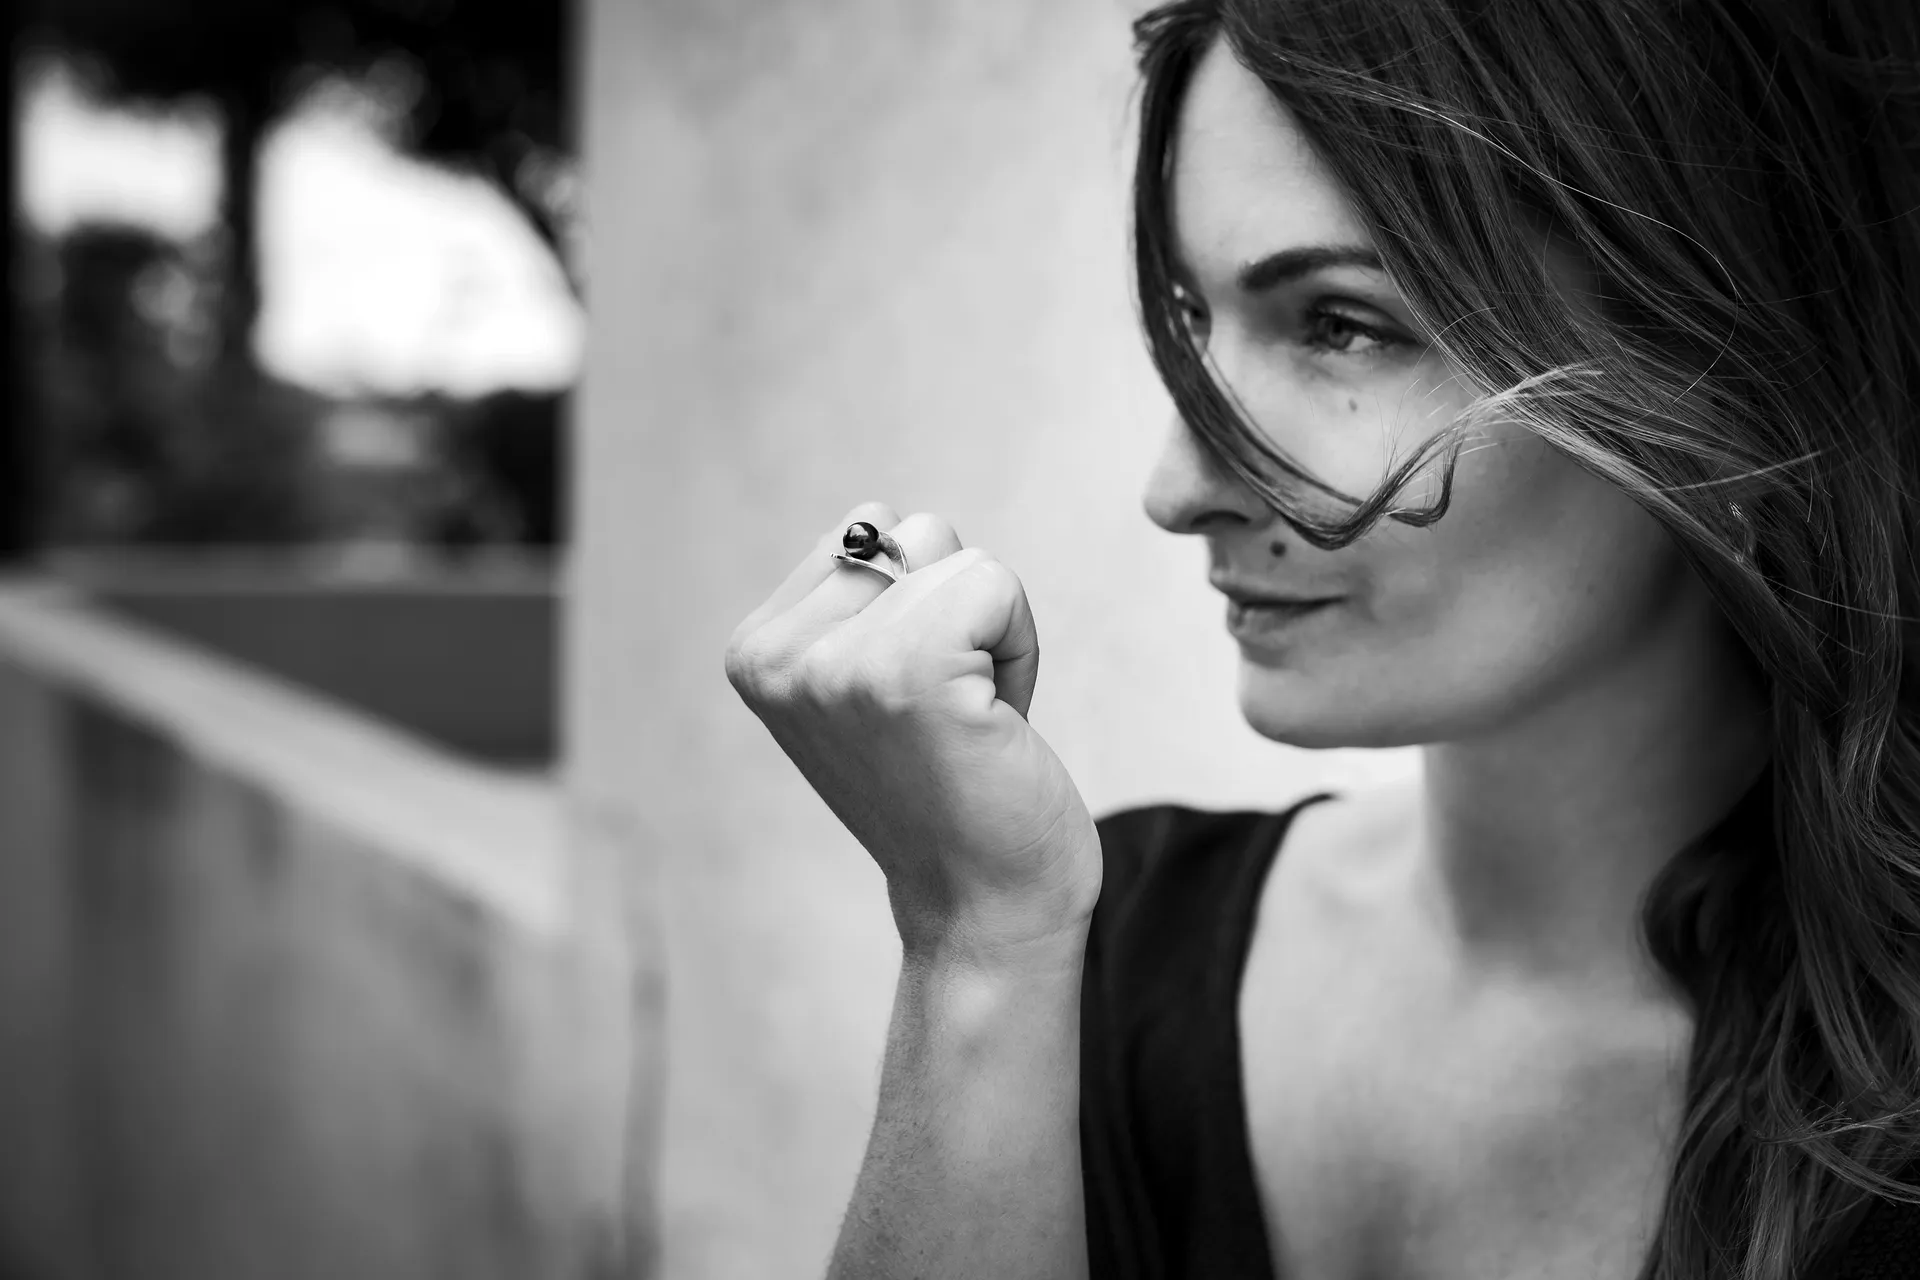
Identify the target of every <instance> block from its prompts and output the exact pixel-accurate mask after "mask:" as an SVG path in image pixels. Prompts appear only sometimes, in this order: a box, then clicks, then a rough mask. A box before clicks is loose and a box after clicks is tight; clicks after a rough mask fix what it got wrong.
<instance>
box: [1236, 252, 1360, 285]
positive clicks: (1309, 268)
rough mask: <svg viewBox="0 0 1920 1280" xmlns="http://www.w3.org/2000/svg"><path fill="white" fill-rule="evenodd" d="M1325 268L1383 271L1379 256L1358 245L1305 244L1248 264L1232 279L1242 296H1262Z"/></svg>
mask: <svg viewBox="0 0 1920 1280" xmlns="http://www.w3.org/2000/svg"><path fill="white" fill-rule="evenodd" d="M1328 267H1370V268H1372V269H1373V270H1375V271H1384V270H1386V268H1385V266H1383V265H1382V264H1381V262H1380V255H1379V254H1377V253H1375V252H1374V251H1373V250H1372V249H1370V248H1368V247H1367V246H1366V245H1361V244H1307V245H1299V246H1296V247H1295V248H1292V249H1282V250H1280V251H1279V252H1278V253H1270V254H1268V255H1267V256H1266V257H1264V258H1260V259H1258V260H1256V261H1254V262H1249V263H1248V264H1247V265H1246V266H1244V267H1241V268H1240V273H1239V275H1238V276H1236V277H1235V280H1236V283H1238V284H1239V286H1240V289H1241V291H1242V292H1244V293H1264V292H1266V291H1267V290H1268V289H1271V288H1274V287H1275V286H1276V285H1281V284H1285V283H1287V282H1288V281H1291V280H1298V279H1299V278H1300V277H1301V276H1304V275H1307V274H1309V273H1310V272H1314V271H1321V270H1324V269H1326V268H1328Z"/></svg>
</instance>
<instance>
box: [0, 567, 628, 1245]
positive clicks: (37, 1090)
mask: <svg viewBox="0 0 1920 1280" xmlns="http://www.w3.org/2000/svg"><path fill="white" fill-rule="evenodd" d="M0 799H3V800H4V802H3V803H0V1134H3V1135H5V1140H4V1141H3V1142H0V1273H4V1274H6V1275H8V1276H13V1275H16V1274H18V1275H21V1276H24V1277H33V1278H34V1280H176V1278H177V1280H264V1278H265V1277H273V1280H340V1278H341V1277H349V1276H350V1277H355V1278H356V1280H362V1278H364V1280H382V1278H384V1280H422V1278H424V1277H439V1276H445V1277H460V1278H461V1280H468V1278H479V1277H500V1278H501V1280H527V1278H528V1277H569V1278H578V1280H590V1278H591V1280H597V1278H599V1277H610V1276H614V1275H621V1276H622V1278H623V1280H626V1276H627V1273H624V1272H620V1271H617V1270H616V1266H617V1264H618V1262H619V1247H620V1236H621V1230H622V1209H621V1205H620V1187H619V1180H620V1160H621V1155H622V1152H621V1142H620V1134H621V1123H620V1116H621V1110H622V1106H623V1089H624V1083H625V1081H624V1075H625V1068H626V1063H627V1062H628V1060H629V1058H630V1053H629V1045H628V1042H627V1021H626V1013H627V1009H626V998H625V978H624V974H625V967H624V962H622V961H621V960H620V959H618V958H617V957H616V956H614V955H613V954H612V948H611V947H610V946H609V945H607V944H608V938H607V936H606V935H605V934H604V933H598V934H596V933H594V932H593V931H592V930H591V929H590V928H589V927H588V925H587V924H586V922H587V921H588V920H590V919H591V918H592V914H591V912H583V911H582V910H580V909H579V905H580V904H579V903H578V901H577V900H576V899H575V897H574V890H573V887H572V885H571V875H570V872H569V865H570V864H569V861H568V859H567V857H566V845H565V841H564V838H563V824H562V821H561V817H560V807H559V804H558V800H557V797H556V796H555V795H554V794H553V793H552V792H551V791H549V790H548V789H547V788H545V787H544V786H542V785H540V784H537V783H534V782H531V781H529V780H527V779H525V778H514V777H509V776H505V775H493V774H490V773H488V772H487V771H485V770H481V769H478V768H475V767H471V766H467V765H464V764H461V763H460V762H458V761H455V760H453V759H451V758H448V757H444V756H442V755H440V754H439V753H438V752H436V751H434V750H432V749H431V748H429V747H427V746H426V745H425V744H423V743H419V742H415V741H412V740H409V739H406V738H404V737H401V736H399V735H397V734H395V733H393V732H391V731H390V730H388V729H386V728H383V727H382V726H380V725H377V724H374V723H371V722H369V721H365V720H363V719H360V718H359V717H357V716H355V715H353V714H351V713H349V712H347V711H345V710H343V709H341V708H339V707H336V706H334V705H332V704H328V703H324V702H321V701H319V700H318V699H316V698H314V697H312V696H310V695H308V694H305V693H303V692H302V691H300V690H298V689H295V688H292V687H290V686H286V685H282V684H279V683H278V682H276V681H273V680H270V679H266V678H263V677H260V676H257V675H255V674H251V673H248V672H246V671H244V670H241V669H238V668H236V667H234V666H232V665H231V664H229V663H226V662H224V661H222V660H220V659H218V658H216V657H214V656H212V655H211V654H208V653H204V652H197V651H194V650H192V649H189V648H187V647H184V646H181V645H179V644H177V643H174V642H171V641H168V640H166V639H164V638H163V637H160V636H158V635H154V634H149V633H145V632H143V631H141V630H140V629H138V628H135V627H130V626H127V625H126V624H124V623H122V622H118V621H116V620H114V619H112V618H110V617H106V616H103V615H99V614H96V613H95V612H94V611H92V610H91V609H89V608H87V607H86V606H85V605H84V604H82V603H80V602H78V601H76V600H72V599H68V598H65V597H64V596H63V594H62V593H59V592H44V591H36V590H28V589H23V588H21V587H20V586H18V585H15V586H12V587H0Z"/></svg>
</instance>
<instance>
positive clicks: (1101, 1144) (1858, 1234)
mask: <svg viewBox="0 0 1920 1280" xmlns="http://www.w3.org/2000/svg"><path fill="white" fill-rule="evenodd" d="M1325 798H1327V797H1326V796H1324V795H1316V796H1311V797H1308V798H1307V799H1305V800H1302V801H1300V802H1299V803H1297V804H1295V805H1293V806H1291V807H1289V808H1287V809H1285V810H1281V811H1278V812H1259V811H1236V812H1209V811H1204V810H1197V809H1190V808H1186V807H1183V806H1179V805H1152V806H1148V807H1144V808H1138V809H1129V810H1126V811H1124V812H1120V813H1115V814H1111V815H1109V816H1107V817H1105V818H1102V819H1100V820H1099V822H1098V823H1097V826H1098V828H1099V831H1100V841H1101V846H1102V852H1103V854H1104V857H1105V864H1106V865H1105V873H1104V874H1105V878H1104V880H1103V882H1102V885H1101V890H1100V902H1099V905H1098V906H1097V907H1096V908H1095V910H1094V915H1093V927H1092V932H1091V934H1090V935H1089V937H1088V940H1087V955H1086V970H1085V977H1084V980H1083V982H1084V985H1083V988H1082V993H1081V1011H1080V1017H1081V1025H1080V1047H1081V1064H1080V1148H1081V1164H1082V1171H1083V1177H1084V1180H1085V1185H1086V1212H1087V1249H1088V1260H1089V1263H1090V1264H1091V1266H1090V1270H1091V1277H1092V1280H1275V1277H1274V1274H1273V1262H1272V1256H1273V1255H1272V1251H1271V1250H1270V1249H1269V1247H1268V1241H1267V1233H1266V1225H1265V1219H1264V1217H1263V1210H1262V1208H1261V1205H1260V1198H1259V1191H1258V1188H1257V1184H1256V1183H1255V1181H1254V1173H1253V1157H1252V1153H1251V1152H1250V1151H1249V1149H1248V1146H1247V1119H1246V1103H1245V1098H1246V1095H1245V1092H1244V1090H1243V1089H1242V1087H1241V1079H1240V1040H1239V1019H1238V1013H1237V1006H1238V1001H1239V989H1240V977H1241V973H1242V971H1243V970H1244V968H1245V966H1246V958H1247V947H1248V944H1249V942H1250V941H1251V939H1252V935H1253V923H1254V909H1255V907H1256V906H1257V905H1258V900H1259V890H1260V886H1261V884H1262V883H1263V882H1264V880H1265V878H1266V873H1267V869H1268V867H1269V865H1270V864H1271V863H1272V861H1273V857H1274V855H1275V854H1276V853H1277V852H1278V850H1279V848H1280V842H1281V838H1282V836H1283V835H1284V834H1285V832H1286V829H1287V826H1288V824H1289V823H1290V822H1291V821H1292V819H1293V816H1294V815H1295V814H1296V813H1298V812H1299V811H1300V810H1301V809H1302V808H1304V807H1306V806H1307V805H1308V804H1310V803H1312V802H1313V801H1315V800H1319V799H1325ZM1917 1278H1920V1207H1915V1206H1909V1205H1903V1204H1897V1203H1895V1202H1892V1201H1880V1202H1878V1203H1876V1204H1875V1205H1874V1206H1873V1208H1872V1209H1871V1210H1870V1211H1869V1212H1868V1213H1867V1215H1866V1216H1865V1217H1864V1219H1863V1220H1862V1221H1861V1222H1860V1224H1859V1226H1858V1227H1857V1228H1856V1229H1855V1231H1854V1232H1853V1234H1852V1236H1851V1237H1850V1239H1849V1240H1848V1243H1847V1247H1846V1249H1845V1250H1844V1253H1843V1255H1842V1257H1841V1258H1840V1259H1839V1261H1838V1263H1837V1265H1836V1267H1835V1269H1833V1270H1832V1271H1831V1272H1828V1273H1827V1280H1917Z"/></svg>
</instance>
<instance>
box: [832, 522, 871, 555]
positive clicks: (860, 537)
mask: <svg viewBox="0 0 1920 1280" xmlns="http://www.w3.org/2000/svg"><path fill="white" fill-rule="evenodd" d="M840 545H841V546H843V547H845V548H846V549H847V554H848V555H850V556H856V557H858V558H859V559H861V560H868V559H871V558H872V557H873V555H874V553H875V552H877V551H879V550H880V530H878V529H876V528H875V527H874V526H872V525H870V524H868V523H867V522H866V521H865V520H856V521H854V522H853V523H852V524H850V525H848V526H847V531H846V533H844V534H842V535H841V537H840Z"/></svg>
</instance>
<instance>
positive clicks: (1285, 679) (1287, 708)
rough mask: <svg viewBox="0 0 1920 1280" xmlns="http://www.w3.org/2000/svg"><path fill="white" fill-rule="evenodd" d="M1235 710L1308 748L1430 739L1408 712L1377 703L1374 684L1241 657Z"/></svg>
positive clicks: (1266, 734) (1267, 734)
mask: <svg viewBox="0 0 1920 1280" xmlns="http://www.w3.org/2000/svg"><path fill="white" fill-rule="evenodd" d="M1370 693H1371V694H1372V695H1373V696H1372V697H1369V696H1368V695H1369V694H1370ZM1240 715H1241V717H1242V718H1243V719H1245V720H1246V722H1247V725H1248V727H1250V728H1251V729H1252V730H1253V731H1254V732H1255V733H1257V734H1259V735H1260V736H1261V737H1263V738H1266V739H1269V740H1270V741H1273V742H1278V743H1282V744H1284V745H1286V746H1289V747H1301V748H1304V749H1306V750H1309V751H1322V750H1331V749H1334V748H1339V747H1362V748H1369V749H1371V748H1384V747H1408V746H1414V745H1417V744H1419V743H1422V742H1429V741H1432V740H1433V739H1432V737H1431V736H1429V735H1426V734H1423V733H1422V732H1420V726H1418V725H1416V724H1414V723H1413V722H1412V721H1411V720H1410V719H1409V718H1408V717H1406V716H1404V715H1395V714H1393V713H1392V711H1391V710H1390V709H1389V708H1387V707H1384V706H1382V705H1380V700H1379V694H1378V689H1377V688H1372V689H1369V688H1368V687H1367V686H1366V685H1365V684H1361V685H1355V684H1353V683H1351V682H1347V681H1340V680H1329V679H1325V678H1316V677H1314V676H1312V675H1309V674H1308V673H1307V672H1305V671H1302V670H1298V669H1295V668H1290V667H1284V666H1274V665H1269V664H1265V663H1256V662H1252V661H1248V660H1246V659H1242V660H1241V663H1240Z"/></svg>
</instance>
